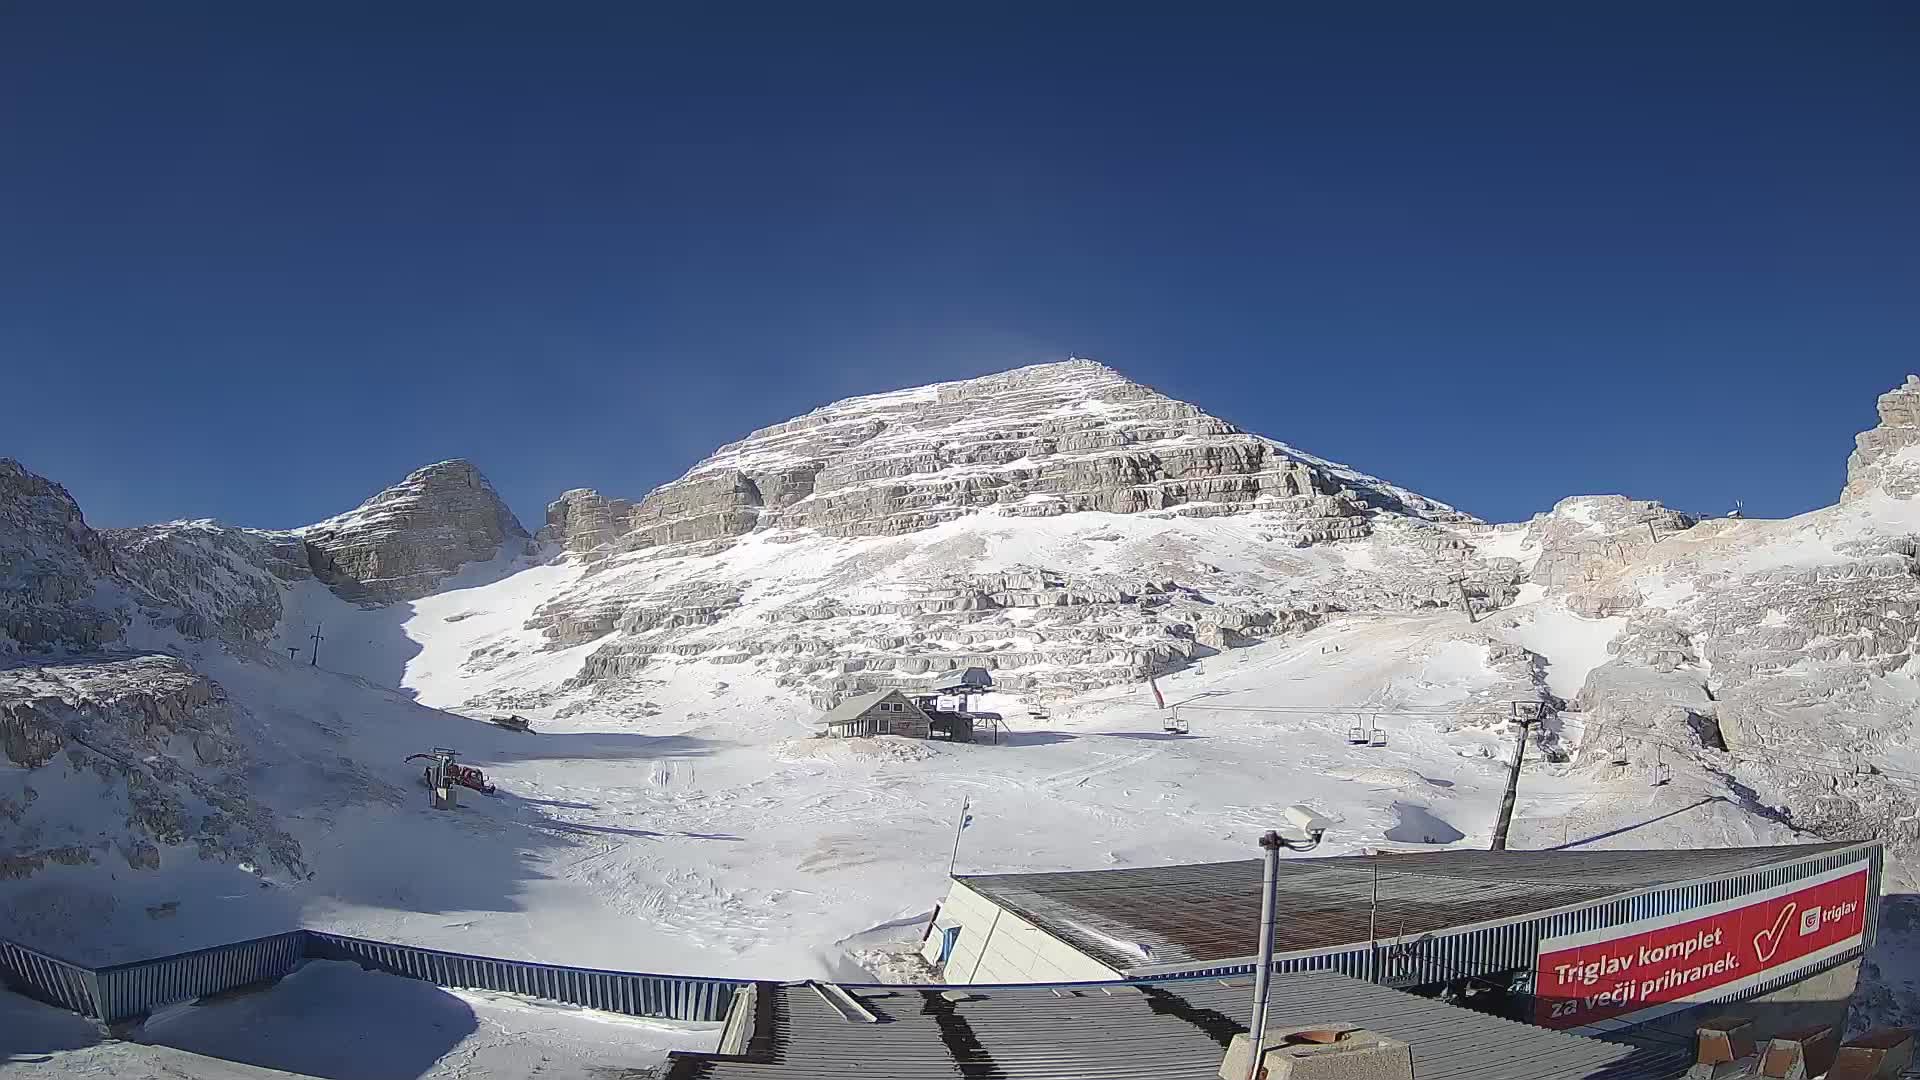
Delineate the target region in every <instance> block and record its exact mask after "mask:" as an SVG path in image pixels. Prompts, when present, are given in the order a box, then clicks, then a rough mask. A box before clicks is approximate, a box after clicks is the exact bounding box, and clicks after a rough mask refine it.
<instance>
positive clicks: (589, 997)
mask: <svg viewBox="0 0 1920 1080" xmlns="http://www.w3.org/2000/svg"><path fill="white" fill-rule="evenodd" d="M305 959H315V960H345V961H350V962H352V963H356V964H359V965H360V966H361V967H364V968H371V969H373V970H375V971H382V972H386V973H387V974H390V975H400V976H404V977H406V978H409V979H419V980H421V981H423V982H430V983H433V984H434V985H436V986H444V987H450V988H459V989H471V990H497V991H500V992H502V993H509V994H521V995H524V996H527V997H537V998H545V999H547V1000H550V1001H563V1002H566V1003H568V1004H571V1005H580V1006H583V1007H585V1008H589V1009H600V1010H603V1011H606V1012H617V1013H625V1014H627V1015H629V1016H648V1017H655V1018H659V1019H669V1020H704V1021H716V1022H717V1021H720V1020H724V1019H726V1016H727V1009H728V1008H729V1007H730V1006H731V1005H732V1004H733V995H734V992H735V991H737V990H739V989H740V988H742V987H744V986H747V985H748V983H746V982H745V981H743V980H739V979H709V978H700V977H696V976H683V975H655V974H649V973H644V972H634V971H608V970H602V969H599V968H580V967H567V966H563V965H560V964H538V963H532V962H529V961H525V960H501V959H498V958H495V957H490V956H469V955H467V954H465V953H454V952H445V951H442V950H439V949H422V948H418V947H416V946H412V945H392V944H389V943H387V942H383V941H368V940H366V939H364V938H354V937H346V936H344V935H341V934H328V933H324V932H321V931H318V930H291V931H288V932H287V933H284V934H274V935H272V936H270V937H263V938H255V939H253V940H251V941H239V942H234V943H232V944H229V945H216V946H213V947H212V948H207V949H195V950H193V951H192V952H184V953H176V954H174V955H172V956H162V957H156V958H154V959H152V960H136V961H134V962H132V963H127V964H115V965H113V966H111V967H103V968H90V967H87V966H86V965H84V964H76V963H74V962H72V961H70V960H62V959H61V958H59V957H57V956H53V955H51V954H49V953H44V952H41V951H39V950H37V949H29V948H27V947H26V946H24V945H17V944H15V943H13V942H10V941H7V940H5V939H0V981H3V982H5V983H6V984H7V985H8V986H11V987H13V988H14V989H16V990H19V991H20V992H22V993H24V994H26V995H27V996H29V997H33V998H37V999H39V1000H41V1001H45V1002H48V1003H49V1004H53V1005H58V1006H60V1007H61V1008H64V1009H69V1010H71V1011H73V1012H77V1013H79V1014H80V1015H82V1016H90V1017H92V1018H94V1019H96V1020H100V1021H104V1022H106V1023H117V1022H119V1021H121V1020H129V1019H132V1018H134V1017H139V1016H145V1015H147V1014H148V1013H151V1012H153V1011H154V1010H155V1009H158V1008H160V1007H161V1006H164V1005H171V1004H174V1003H176V1002H181V1001H190V1000H192V999H194V998H197V997H201V996H203V995H206V994H216V993H219V992H221V991H223V990H232V989H235V988H237V987H242V986H250V985H253V984H255V983H263V982H271V981H273V980H276V979H280V978H283V977H285V976H287V975H289V974H292V972H293V970H294V969H295V968H297V967H299V966H300V962H301V961H302V960H305Z"/></svg>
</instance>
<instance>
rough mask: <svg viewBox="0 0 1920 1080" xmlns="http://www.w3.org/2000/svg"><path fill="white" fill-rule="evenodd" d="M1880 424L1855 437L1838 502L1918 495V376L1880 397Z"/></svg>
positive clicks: (1919, 433) (1919, 399)
mask: <svg viewBox="0 0 1920 1080" xmlns="http://www.w3.org/2000/svg"><path fill="white" fill-rule="evenodd" d="M1878 411H1879V414H1880V422H1879V423H1878V424H1875V425H1874V426H1873V427H1872V428H1870V429H1869V430H1867V431H1863V432H1861V433H1860V434H1858V435H1856V436H1854V439H1853V443H1854V449H1853V453H1852V454H1850V455H1848V456H1847V485H1846V487H1845V488H1844V489H1842V490H1841V492H1840V501H1841V502H1843V503H1844V502H1849V501H1852V500H1854V499H1859V498H1861V497H1862V496H1865V495H1868V494H1871V493H1874V492H1880V493H1883V494H1886V495H1891V496H1893V497H1894V498H1896V499H1911V498H1913V497H1914V495H1915V494H1920V455H1917V454H1916V453H1915V452H1914V451H1913V450H1912V449H1911V448H1912V447H1913V446H1915V445H1916V444H1920V375H1909V376H1907V381H1906V382H1904V383H1902V384H1901V385H1899V386H1896V387H1894V388H1893V389H1892V390H1889V391H1887V392H1886V393H1884V394H1881V395H1880V400H1879V402H1878Z"/></svg>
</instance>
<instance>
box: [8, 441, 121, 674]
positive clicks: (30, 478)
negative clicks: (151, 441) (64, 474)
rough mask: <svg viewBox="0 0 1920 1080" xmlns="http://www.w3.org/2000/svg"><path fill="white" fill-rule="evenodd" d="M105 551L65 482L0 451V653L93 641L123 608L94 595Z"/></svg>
mask: <svg viewBox="0 0 1920 1080" xmlns="http://www.w3.org/2000/svg"><path fill="white" fill-rule="evenodd" d="M113 575H114V569H113V555H112V553H111V552H110V551H108V549H107V545H106V543H105V542H104V541H102V540H101V539H100V537H99V535H97V534H96V533H95V532H94V531H93V530H92V529H90V528H88V527H87V521H86V518H85V517H84V516H83V515H82V514H81V513H80V507H79V505H78V504H77V503H75V502H74V501H73V496H71V495H69V494H67V489H66V488H63V487H61V486H60V485H59V484H56V483H53V482H52V481H50V480H47V479H45V478H43V477H40V476H36V475H34V474H33V473H31V472H28V471H27V470H26V468H25V466H22V465H21V464H20V463H19V462H17V461H14V460H13V459H11V458H0V655H4V654H6V653H10V652H17V651H21V650H36V651H37V650H45V649H78V650H87V649H96V648H99V647H100V646H101V645H102V644H104V643H106V642H109V641H112V640H114V639H116V638H118V637H119V636H120V632H121V627H122V620H123V618H124V616H123V615H122V614H121V613H120V612H118V611H117V610H115V608H114V605H113V604H112V601H111V600H110V599H107V598H103V597H101V596H100V593H99V590H100V588H101V585H102V583H103V582H107V583H111V581H112V579H113Z"/></svg>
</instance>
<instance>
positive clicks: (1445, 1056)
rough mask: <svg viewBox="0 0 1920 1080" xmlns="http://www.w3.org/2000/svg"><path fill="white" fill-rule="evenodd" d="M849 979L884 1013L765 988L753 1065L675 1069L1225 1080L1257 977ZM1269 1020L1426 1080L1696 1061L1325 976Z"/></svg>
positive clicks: (737, 1077)
mask: <svg viewBox="0 0 1920 1080" xmlns="http://www.w3.org/2000/svg"><path fill="white" fill-rule="evenodd" d="M844 989H846V990H848V991H850V992H851V993H853V994H854V995H855V996H857V997H858V998H859V999H860V1001H861V1003H862V1004H863V1005H865V1006H866V1008H867V1009H868V1010H869V1011H870V1012H872V1013H873V1014H874V1015H875V1017H877V1018H878V1019H879V1021H880V1022H879V1023H875V1024H865V1023H854V1022H850V1021H848V1020H847V1019H845V1018H844V1017H843V1016H842V1015H841V1014H840V1013H839V1012H836V1011H835V1010H833V1009H832V1008H831V1007H830V1006H829V1005H828V1004H827V1003H826V1002H825V1001H824V1000H823V999H822V998H821V997H820V996H819V994H817V993H816V992H814V991H813V989H812V988H811V987H808V986H805V985H785V986H774V985H772V984H763V985H762V986H761V988H760V993H762V994H770V995H772V1007H771V1008H770V1009H765V1010H762V1013H761V1016H762V1020H763V1022H766V1023H770V1024H771V1027H772V1032H771V1035H770V1037H765V1038H763V1037H762V1036H763V1035H766V1033H763V1032H760V1031H757V1030H756V1031H755V1033H754V1035H755V1042H756V1043H757V1044H758V1046H759V1047H760V1050H759V1052H758V1053H752V1054H749V1055H748V1057H749V1058H752V1059H755V1060H745V1059H738V1058H736V1059H731V1060H719V1059H715V1058H711V1057H704V1056H699V1055H681V1056H677V1057H676V1060H675V1064H674V1066H673V1067H672V1069H671V1070H670V1071H669V1072H668V1076H669V1077H670V1078H671V1080H693V1078H695V1077H711V1078H714V1080H827V1078H834V1080H840V1078H844V1077H848V1076H872V1077H881V1076H884V1077H889V1078H897V1080H919V1078H933V1077H940V1078H951V1077H955V1076H983V1077H1010V1078H1015V1077H1017V1078H1019V1080H1149V1078H1151V1080H1216V1078H1217V1076H1218V1074H1219V1069H1220V1061H1221V1059H1222V1058H1223V1057H1224V1056H1225V1055H1226V1047H1227V1043H1228V1042H1230V1041H1231V1039H1232V1037H1233V1035H1234V1034H1236V1033H1238V1032H1242V1031H1245V1030H1246V1024H1245V1021H1246V1018H1247V1013H1248V1011H1249V1009H1250V1007H1251V1005H1252V998H1253V990H1252V982H1251V980H1248V979H1239V980H1234V981H1221V980H1215V979H1186V980H1179V979H1170V980H1143V981H1139V982H1131V983H1110V984H1105V985H1098V984H1087V983H1077V984H1068V985H1061V986H1014V987H956V988H946V987H924V986H848V987H845V988H844ZM1267 1016H1268V1023H1269V1024H1270V1025H1273V1026H1286V1025H1295V1024H1322V1023H1325V1024H1335V1023H1347V1024H1360V1025H1362V1026H1365V1027H1367V1028H1371V1029H1372V1030H1374V1031H1378V1032H1381V1033H1382V1034H1385V1035H1390V1036H1393V1037H1395V1038H1398V1039H1402V1040H1404V1041H1406V1042H1408V1043H1409V1044H1411V1045H1412V1046H1413V1053H1414V1060H1415V1061H1417V1062H1418V1063H1419V1066H1420V1077H1421V1080H1452V1078H1456V1077H1457V1078H1462V1080H1464V1078H1467V1077H1472V1078H1474V1080H1601V1078H1605V1080H1666V1078H1671V1077H1676V1076H1679V1075H1680V1074H1681V1073H1683V1072H1684V1071H1685V1070H1686V1067H1687V1064H1688V1062H1689V1060H1690V1057H1691V1055H1690V1054H1689V1053H1688V1052H1687V1049H1686V1048H1685V1047H1684V1046H1681V1045H1679V1044H1678V1043H1677V1042H1676V1043H1672V1044H1655V1045H1631V1044H1627V1043H1616V1042H1603V1041H1600V1040H1596V1039H1585V1038H1580V1037H1577V1036H1573V1035H1567V1034H1563V1033H1561V1032H1555V1031H1547V1030H1545V1029H1542V1028H1534V1027H1528V1026H1526V1025H1524V1024H1517V1023H1514V1022H1512V1021H1509V1020H1502V1019H1499V1018H1497V1017H1492V1016H1487V1015H1485V1014H1482V1013H1477V1012H1471V1011H1468V1010H1466V1009H1460V1008H1455V1007H1454V1006H1451V1005H1446V1004H1443V1003H1441V1002H1438V1001H1434V1000H1431V999H1428V998H1421V997H1415V996H1413V995H1411V994H1403V993H1400V992H1398V991H1395V990H1389V989H1386V988H1384V987H1379V986H1373V985H1371V984H1368V983H1364V982H1361V981H1359V980H1357V979H1349V978H1347V977H1345V976H1343V975H1335V974H1332V973H1329V972H1314V973H1310V974H1303V975H1289V976H1285V977H1282V978H1280V979H1277V980H1275V982H1274V984H1273V988H1272V996H1271V1005H1270V1006H1269V1009H1268V1014H1267Z"/></svg>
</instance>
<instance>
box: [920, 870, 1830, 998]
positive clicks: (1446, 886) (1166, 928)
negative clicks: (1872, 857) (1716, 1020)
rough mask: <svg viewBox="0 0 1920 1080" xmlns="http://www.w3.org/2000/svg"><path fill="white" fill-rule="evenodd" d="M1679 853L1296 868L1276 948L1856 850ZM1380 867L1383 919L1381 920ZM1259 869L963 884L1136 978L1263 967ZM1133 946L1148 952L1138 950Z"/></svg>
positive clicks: (1285, 887)
mask: <svg viewBox="0 0 1920 1080" xmlns="http://www.w3.org/2000/svg"><path fill="white" fill-rule="evenodd" d="M1848 846H1850V845H1848V844H1844V843H1838V844H1800V845H1794V846H1787V847H1759V848H1715V849H1703V850H1666V851H1429V852H1417V853H1408V854H1398V855H1356V856H1343V857H1339V858H1327V859H1311V858H1299V859H1284V858H1283V861H1282V862H1281V864H1280V882H1279V897H1278V903H1277V904H1276V905H1275V919H1274V924H1275V925H1274V950H1275V951H1276V952H1278V953H1290V952H1297V951H1302V950H1312V949H1321V948H1328V947H1335V946H1341V945H1351V944H1356V943H1364V942H1365V941H1367V939H1368V934H1369V926H1370V925H1372V926H1373V927H1375V928H1376V929H1377V932H1378V933H1379V934H1380V936H1382V937H1386V936H1389V935H1391V936H1394V937H1400V936H1403V935H1408V934H1424V933H1428V932H1430V931H1436V930H1445V929H1450V928H1453V927H1458V926H1468V925H1472V924H1475V923H1484V922H1495V921H1499V920H1501V919H1507V918H1513V917H1516V916H1523V915H1529V914H1533V913H1536V912H1541V911H1547V910H1551V909H1553V908H1558V907H1564V906H1566V905H1569V904H1579V903H1584V902H1587V901H1592V900H1596V899H1599V898H1601V897H1608V896H1617V895H1621V894H1625V893H1633V892H1639V891H1641V890H1643V889H1649V888H1654V887H1656V886H1660V885H1666V884H1672V883H1675V882H1681V881H1694V880H1699V879H1702V878H1710V877H1719V876H1721V875H1724V874H1732V873H1738V872H1740V871H1743V870H1750V869H1753V868H1755V867H1760V866H1767V865H1772V864H1775V863H1785V862H1792V861H1796V860H1798V859H1803V858H1806V857H1808V856H1810V855H1816V854H1820V853H1822V852H1826V851H1833V850H1836V849H1839V848H1844V847H1848ZM1376 868H1377V870H1378V909H1377V913H1376V912H1375V911H1374V909H1373V906H1372V905H1373V897H1374V895H1375V893H1374V890H1375V871H1376ZM1260 875H1261V864H1260V860H1258V859H1246V860H1243V861H1239V862H1221V863H1196V864H1190V865H1183V866H1149V867H1139V868H1132V869H1119V870H1084V871H1069V872H1064V873H1047V874H987V875H971V876H962V877H959V878H958V880H959V881H961V882H962V883H964V884H966V885H967V886H968V887H969V888H971V889H973V890H974V891H975V892H978V893H980V894H981V895H982V896H985V897H986V898H988V899H989V900H992V901H993V902H994V903H995V904H998V905H999V906H1000V907H1001V908H1003V909H1005V910H1007V911H1011V912H1013V913H1014V914H1016V915H1019V916H1020V917H1021V918H1023V919H1026V920H1027V921H1028V922H1030V923H1032V924H1033V925H1035V926H1037V927H1039V928H1040V929H1041V930H1044V931H1045V932H1047V933H1048V934H1051V935H1053V936H1054V937H1056V938H1059V939H1060V940H1061V941H1064V942H1066V943H1067V944H1069V945H1071V946H1073V947H1074V948H1075V949H1077V950H1078V951H1080V952H1081V953H1084V954H1085V955H1087V956H1090V957H1092V958H1094V959H1095V960H1098V961H1099V962H1101V963H1103V964H1105V965H1107V966H1108V967H1110V968H1112V969H1113V970H1115V971H1118V972H1121V973H1123V974H1125V973H1128V972H1133V971H1147V972H1151V971H1153V970H1164V969H1165V968H1166V967H1167V966H1169V965H1176V966H1177V965H1192V966H1200V965H1203V964H1206V963H1208V962H1214V961H1219V962H1230V961H1239V960H1248V961H1249V962H1251V959H1250V958H1252V957H1253V956H1254V954H1255V953H1256V951H1257V950H1258V948H1259V927H1260ZM1129 944H1133V945H1137V946H1139V950H1138V951H1136V950H1132V949H1128V948H1126V946H1127V945H1129Z"/></svg>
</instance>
